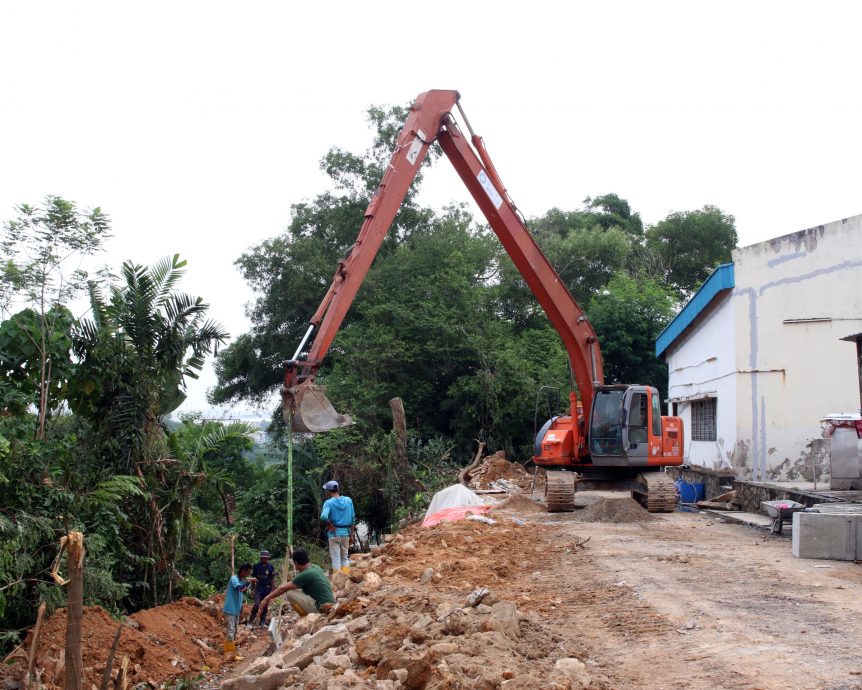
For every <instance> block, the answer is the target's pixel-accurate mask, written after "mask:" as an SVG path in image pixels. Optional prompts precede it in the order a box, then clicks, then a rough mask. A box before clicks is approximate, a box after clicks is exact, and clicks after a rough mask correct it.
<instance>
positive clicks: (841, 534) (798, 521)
mask: <svg viewBox="0 0 862 690" xmlns="http://www.w3.org/2000/svg"><path fill="white" fill-rule="evenodd" d="M793 555H794V556H795V557H796V558H826V559H830V560H835V561H854V560H857V559H858V558H862V515H859V514H843V515H842V514H837V513H794V514H793Z"/></svg>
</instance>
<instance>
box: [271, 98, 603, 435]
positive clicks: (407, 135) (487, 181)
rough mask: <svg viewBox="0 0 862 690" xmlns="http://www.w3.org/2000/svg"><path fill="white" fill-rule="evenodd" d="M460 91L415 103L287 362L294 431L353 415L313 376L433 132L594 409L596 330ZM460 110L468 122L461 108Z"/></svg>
mask: <svg viewBox="0 0 862 690" xmlns="http://www.w3.org/2000/svg"><path fill="white" fill-rule="evenodd" d="M459 98H460V96H459V94H458V92H457V91H442V90H433V91H426V92H425V93H422V94H419V96H418V98H417V99H416V100H415V101H414V103H413V104H412V106H411V107H410V114H409V116H408V117H407V120H406V122H405V123H404V126H403V128H402V129H401V132H400V134H399V135H398V141H397V145H396V148H395V152H394V153H393V154H392V158H391V159H390V161H389V166H388V168H387V170H386V172H385V174H384V175H383V179H382V180H381V182H380V187H379V188H378V189H377V191H376V192H375V194H374V196H373V197H372V199H371V203H369V205H368V208H367V209H366V211H365V221H364V222H363V224H362V228H361V229H360V231H359V236H358V237H357V238H356V242H355V243H354V244H353V246H352V247H351V249H350V252H349V254H348V256H347V257H346V258H344V259H342V260H340V261H339V263H338V267H337V269H336V271H335V276H334V278H333V280H332V284H331V285H330V287H329V290H328V291H327V293H326V295H325V296H324V298H323V301H322V302H321V304H320V307H318V309H317V312H316V313H315V314H314V316H313V317H312V319H311V328H309V331H308V332H307V333H306V338H307V337H308V335H309V334H310V332H311V330H312V328H314V327H318V332H317V336H316V337H315V339H314V341H313V343H312V345H311V348H310V349H309V351H308V356H307V357H306V359H304V360H299V359H298V357H299V354H300V352H301V350H302V348H303V345H304V343H305V339H303V343H301V344H300V347H299V348H298V349H297V352H296V354H295V355H294V358H293V359H292V360H289V361H287V362H285V377H284V387H283V388H282V397H283V399H284V409H285V418H286V419H287V418H288V417H289V418H290V420H291V423H292V424H293V427H294V429H295V430H297V431H325V430H327V429H330V428H334V427H337V426H344V425H346V424H349V423H350V419H349V417H346V416H341V415H338V414H337V413H336V412H335V410H334V409H333V408H332V406H331V405H330V404H329V402H328V401H327V400H326V398H325V396H324V395H323V392H322V390H321V389H320V387H319V386H317V384H316V383H315V382H314V379H315V375H316V373H317V370H318V368H319V367H320V364H321V362H322V361H323V358H324V357H325V356H326V353H327V351H328V350H329V347H330V345H331V344H332V341H333V339H334V337H335V334H336V333H337V331H338V329H339V327H340V326H341V323H342V322H343V320H344V317H345V315H346V314H347V310H348V309H349V308H350V305H351V303H352V302H353V300H354V298H355V297H356V293H357V292H358V290H359V286H360V285H361V284H362V281H363V280H364V279H365V276H366V275H367V273H368V269H369V268H370V267H371V263H372V261H373V260H374V257H375V256H376V255H377V252H378V250H379V248H380V245H381V243H382V242H383V238H384V237H385V236H386V233H387V232H388V230H389V227H390V226H391V224H392V221H393V220H394V218H395V214H396V213H397V212H398V209H399V207H400V206H401V204H402V202H403V201H404V198H405V197H406V195H407V192H408V190H409V189H410V185H411V184H412V182H413V180H414V178H415V177H416V174H417V173H418V171H419V167H420V165H421V164H422V161H423V160H424V158H425V155H426V154H427V152H428V149H429V147H430V146H431V144H433V143H434V141H435V140H436V141H437V142H439V144H440V147H441V148H442V149H443V152H444V153H445V154H446V156H447V157H448V158H449V160H450V161H451V163H452V165H453V166H454V167H455V170H456V171H457V172H458V175H459V176H460V177H461V179H462V180H463V181H464V184H465V185H466V186H467V189H468V190H469V191H470V194H472V196H473V199H474V200H475V201H476V203H477V204H478V206H479V208H480V209H481V210H482V213H483V214H484V215H485V217H486V218H487V220H488V223H489V224H490V225H491V228H492V229H493V230H494V232H495V233H496V235H497V237H499V238H500V242H501V243H502V245H503V248H504V249H505V250H506V252H507V253H508V254H509V256H510V257H511V258H512V261H513V262H514V264H515V266H516V267H517V268H518V270H519V271H520V273H521V275H522V276H523V278H524V280H525V281H526V282H527V285H528V286H529V287H530V290H532V292H533V294H534V295H535V296H536V299H537V300H538V302H539V304H540V305H541V306H542V308H543V309H544V311H545V313H546V314H547V316H548V319H549V320H550V322H551V324H552V325H553V326H554V328H555V329H556V331H557V333H559V335H560V337H561V338H562V340H563V343H564V345H565V347H566V351H567V352H568V355H569V360H570V362H571V366H572V373H573V375H574V378H575V381H576V382H577V386H578V392H579V393H580V398H581V403H582V405H583V411H584V414H585V415H587V416H588V415H589V410H590V408H591V406H592V399H593V390H594V387H595V386H598V385H601V384H602V383H603V382H604V377H603V369H602V357H601V352H600V350H599V347H598V342H597V340H596V335H595V332H594V331H593V328H592V326H591V325H590V322H589V321H588V320H587V318H586V316H585V315H584V312H583V310H582V309H581V308H580V306H579V305H578V303H577V302H576V301H575V300H574V298H573V297H572V296H571V294H570V293H569V291H568V290H567V289H566V286H565V285H564V284H563V282H562V280H560V277H559V276H558V275H557V273H556V271H555V270H554V268H553V266H551V264H550V262H549V261H548V259H547V257H545V255H544V254H543V253H542V251H541V249H539V246H538V244H536V241H535V240H534V239H533V236H532V235H531V234H530V231H529V230H528V229H527V227H526V226H525V225H524V223H523V222H522V221H521V218H520V216H519V214H518V212H517V210H516V208H515V206H514V204H513V203H512V201H511V199H510V198H509V196H508V194H507V192H506V190H505V187H504V186H503V184H502V182H501V181H500V178H499V176H498V174H497V172H496V169H495V168H494V165H493V164H492V163H491V160H490V158H489V156H488V154H487V151H486V150H485V147H484V144H483V142H482V140H481V138H480V137H478V136H476V135H475V134H472V132H471V134H472V137H471V141H472V144H471V141H468V140H467V138H466V136H465V135H464V133H463V132H462V131H461V129H460V128H459V127H458V125H457V123H456V121H455V118H454V116H453V114H452V110H453V109H454V108H456V107H457V108H458V110H459V111H461V108H460V104H459ZM461 115H462V118H463V119H464V122H465V124H466V126H467V128H468V129H469V127H470V126H469V122H467V119H466V117H464V115H463V111H461ZM474 147H475V148H474ZM573 413H574V410H573Z"/></svg>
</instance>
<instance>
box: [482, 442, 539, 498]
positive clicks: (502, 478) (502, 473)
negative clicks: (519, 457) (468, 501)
mask: <svg viewBox="0 0 862 690" xmlns="http://www.w3.org/2000/svg"><path fill="white" fill-rule="evenodd" d="M466 479H467V481H468V484H469V486H470V488H472V489H494V488H508V487H507V483H508V484H510V485H514V486H517V487H518V488H520V489H526V490H529V488H530V484H531V483H532V481H533V478H532V477H531V476H530V475H529V474H528V473H527V471H526V470H525V469H524V466H523V465H521V464H519V463H517V462H509V461H508V460H506V453H505V452H504V451H502V450H501V451H497V452H496V453H494V454H493V455H489V456H488V457H487V458H485V459H483V460H482V462H481V464H479V466H478V467H476V468H474V469H471V470H468V472H467V474H466ZM495 482H496V483H497V485H496V486H495Z"/></svg>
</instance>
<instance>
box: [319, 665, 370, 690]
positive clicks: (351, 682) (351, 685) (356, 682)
mask: <svg viewBox="0 0 862 690" xmlns="http://www.w3.org/2000/svg"><path fill="white" fill-rule="evenodd" d="M369 687H373V686H371V685H369V684H368V681H365V680H363V679H362V678H360V677H359V676H358V675H357V674H356V673H354V672H353V671H351V670H349V669H348V670H347V671H345V672H344V673H342V674H341V675H333V676H330V677H329V685H328V690H358V689H359V688H369Z"/></svg>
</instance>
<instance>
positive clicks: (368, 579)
mask: <svg viewBox="0 0 862 690" xmlns="http://www.w3.org/2000/svg"><path fill="white" fill-rule="evenodd" d="M382 586H383V580H382V579H380V576H379V575H378V574H377V573H373V572H369V573H366V574H365V578H364V579H363V580H362V585H361V587H362V593H363V594H371V593H372V592H376V591H377V590H378V589H380V588H381V587H382Z"/></svg>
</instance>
